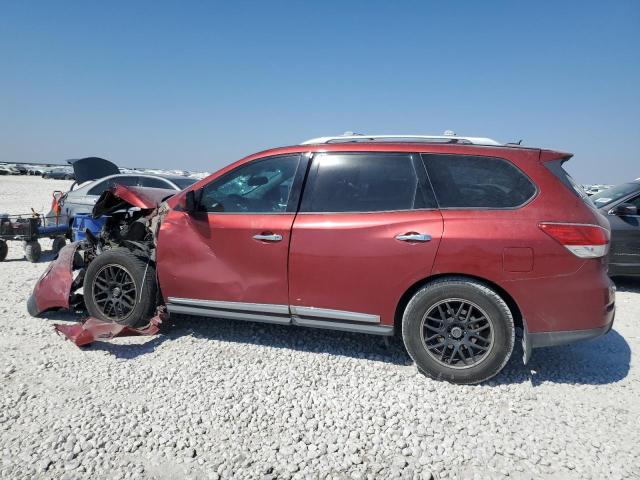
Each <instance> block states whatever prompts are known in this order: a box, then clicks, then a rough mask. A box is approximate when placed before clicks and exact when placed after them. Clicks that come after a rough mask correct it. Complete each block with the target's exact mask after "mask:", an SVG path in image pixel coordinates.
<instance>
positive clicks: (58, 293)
mask: <svg viewBox="0 0 640 480" xmlns="http://www.w3.org/2000/svg"><path fill="white" fill-rule="evenodd" d="M79 246H80V245H79V244H78V243H71V244H69V245H67V246H65V247H64V248H62V250H60V252H59V253H58V258H57V259H56V260H55V261H54V262H52V263H50V264H49V266H48V267H47V269H46V270H45V272H44V273H43V274H42V276H41V277H40V279H39V280H38V283H36V286H35V288H34V289H33V293H32V294H31V296H30V297H29V300H27V311H28V312H29V314H30V315H31V316H33V317H37V316H38V315H40V314H41V313H43V312H46V311H47V310H58V309H65V310H70V309H71V308H72V307H73V306H74V304H73V302H72V292H73V291H74V290H77V289H78V288H79V287H80V286H81V284H82V277H81V276H78V277H76V279H75V280H74V278H73V277H74V274H73V270H74V268H73V267H74V260H75V261H76V264H77V263H79V261H81V259H80V260H78V259H77V258H76V254H77V251H78V248H79ZM74 287H75V288H74ZM73 300H76V299H75V298H73Z"/></svg>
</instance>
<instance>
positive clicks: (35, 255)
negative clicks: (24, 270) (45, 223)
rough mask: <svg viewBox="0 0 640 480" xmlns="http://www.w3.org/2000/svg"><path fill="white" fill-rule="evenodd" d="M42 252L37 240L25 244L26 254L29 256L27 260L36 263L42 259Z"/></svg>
mask: <svg viewBox="0 0 640 480" xmlns="http://www.w3.org/2000/svg"><path fill="white" fill-rule="evenodd" d="M41 253H42V249H41V248H40V244H39V243H38V241H37V240H31V241H30V242H26V243H25V244H24V256H25V257H27V260H29V261H30V262H32V263H35V262H37V261H38V260H40V254H41Z"/></svg>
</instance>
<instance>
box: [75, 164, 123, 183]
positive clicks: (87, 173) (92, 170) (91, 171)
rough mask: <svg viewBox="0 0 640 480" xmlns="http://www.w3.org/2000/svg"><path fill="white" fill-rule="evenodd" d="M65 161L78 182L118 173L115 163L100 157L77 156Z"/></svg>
mask: <svg viewBox="0 0 640 480" xmlns="http://www.w3.org/2000/svg"><path fill="white" fill-rule="evenodd" d="M67 162H68V163H70V164H71V166H72V167H73V172H74V173H75V177H76V183H78V184H81V183H84V182H88V181H89V180H96V179H98V178H103V177H106V176H108V175H117V174H119V173H120V169H119V168H118V166H117V165H116V164H115V163H112V162H110V161H109V160H106V159H104V158H100V157H87V158H79V159H76V160H67Z"/></svg>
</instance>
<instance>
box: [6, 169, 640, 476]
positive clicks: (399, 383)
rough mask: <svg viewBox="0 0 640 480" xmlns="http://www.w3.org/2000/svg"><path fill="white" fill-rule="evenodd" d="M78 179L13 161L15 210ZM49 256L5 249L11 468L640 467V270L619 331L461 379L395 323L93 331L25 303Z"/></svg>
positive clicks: (504, 470) (37, 472) (10, 202)
mask: <svg viewBox="0 0 640 480" xmlns="http://www.w3.org/2000/svg"><path fill="white" fill-rule="evenodd" d="M68 184H69V182H57V181H51V180H42V179H40V178H32V177H0V212H8V213H20V212H25V211H27V210H28V207H30V206H33V207H36V209H38V210H42V211H46V210H48V207H49V205H50V195H51V191H52V190H53V189H54V188H60V187H63V186H66V185H68ZM43 243H45V244H46V245H45V246H47V247H48V244H49V242H43ZM50 259H51V256H50V255H45V256H44V258H43V260H42V261H41V262H40V263H37V264H31V263H28V262H27V261H26V260H24V259H23V254H22V250H21V247H20V244H19V243H18V242H13V243H12V244H11V246H10V251H9V256H8V259H7V260H6V261H5V262H3V263H2V264H0V285H1V286H2V287H1V288H2V294H1V295H0V331H1V332H2V333H1V334H0V386H1V388H0V392H1V393H0V478H2V479H5V478H6V479H22V478H24V479H31V478H51V479H54V478H55V479H74V478H162V479H164V478H166V479H173V478H193V479H216V478H264V479H268V478H274V479H275V478H278V479H280V478H381V479H386V478H430V477H431V475H432V474H433V476H434V477H436V478H503V477H509V478H516V479H528V478H531V479H533V478H535V479H540V478H543V479H544V478H553V479H589V478H593V479H618V478H640V476H639V475H640V473H639V472H640V457H639V456H638V447H640V429H639V427H640V402H639V401H638V398H640V377H639V372H638V367H639V365H640V356H639V352H640V333H639V332H640V330H639V329H638V322H640V315H639V314H640V281H636V282H633V281H629V280H628V281H625V282H624V283H621V284H620V285H619V291H618V295H617V304H618V307H617V308H618V310H617V316H616V322H615V325H614V329H613V331H611V332H610V333H609V334H608V335H607V336H606V337H603V338H600V339H598V340H595V341H592V342H588V343H584V344H578V345H574V346H570V347H561V348H555V349H543V350H538V351H536V352H535V353H534V356H533V359H532V362H531V364H530V366H529V368H525V367H524V366H523V365H522V362H521V361H520V358H519V357H520V355H521V351H520V350H519V349H516V351H515V352H514V356H513V358H512V359H511V361H510V362H509V364H508V365H507V367H506V368H505V370H504V371H503V373H502V374H500V375H499V376H498V377H496V378H495V379H494V380H493V381H491V382H490V383H488V384H486V385H480V386H454V385H450V384H446V383H438V382H434V381H431V380H429V379H427V378H425V377H423V376H422V375H420V374H418V373H417V372H416V369H415V368H414V367H413V366H412V365H411V363H410V360H409V358H408V355H407V353H406V352H405V350H404V348H403V347H402V344H401V342H400V341H399V340H397V339H391V340H390V342H389V345H388V346H387V345H385V343H384V341H383V340H382V339H381V338H377V337H373V336H366V335H356V334H345V333H338V332H330V331H321V330H312V329H303V328H294V327H282V326H271V325H260V324H251V323H244V322H237V321H226V320H213V319H212V320H208V319H196V318H187V317H175V318H172V321H171V322H170V323H172V324H173V327H172V328H170V329H167V331H166V333H165V334H161V335H158V336H155V337H146V338H125V339H117V340H116V341H114V342H112V343H96V344H94V345H92V346H90V347H88V348H85V349H79V348H77V347H75V346H74V345H73V344H71V343H70V342H67V341H65V340H63V338H61V337H58V336H56V335H55V333H54V331H53V328H52V323H53V321H58V322H59V321H71V320H73V319H74V317H73V316H71V315H70V314H64V313H56V314H50V315H48V316H47V318H38V319H36V318H31V317H29V315H28V314H27V312H26V307H25V302H26V300H27V297H28V295H29V294H30V292H31V289H32V287H33V285H34V283H35V281H36V280H37V278H38V276H39V275H40V274H41V272H42V271H43V270H44V268H45V266H46V262H47V261H48V260H50ZM575 301H580V299H575Z"/></svg>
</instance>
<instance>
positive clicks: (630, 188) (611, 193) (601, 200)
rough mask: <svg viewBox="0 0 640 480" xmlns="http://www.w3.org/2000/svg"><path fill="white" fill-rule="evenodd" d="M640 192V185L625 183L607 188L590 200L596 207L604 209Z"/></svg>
mask: <svg viewBox="0 0 640 480" xmlns="http://www.w3.org/2000/svg"><path fill="white" fill-rule="evenodd" d="M639 191H640V183H623V184H621V185H616V186H615V187H611V188H607V189H606V190H602V191H601V192H598V193H596V194H595V195H592V196H591V197H590V200H591V201H592V202H593V203H594V204H595V206H596V207H598V208H602V207H606V206H607V205H609V204H611V203H613V202H615V201H616V200H620V199H621V198H624V197H626V196H627V195H631V194H632V193H635V192H639Z"/></svg>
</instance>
